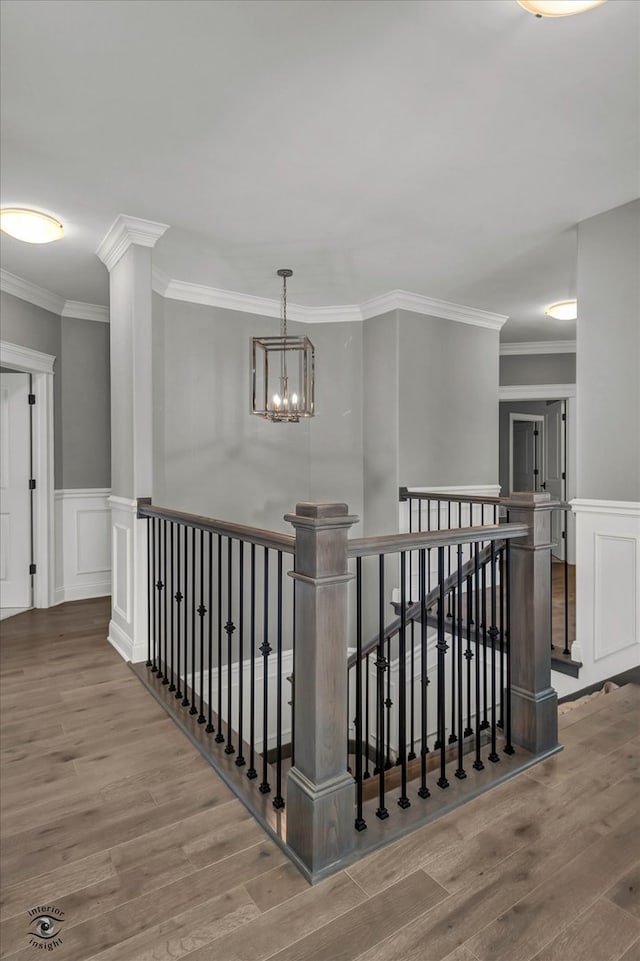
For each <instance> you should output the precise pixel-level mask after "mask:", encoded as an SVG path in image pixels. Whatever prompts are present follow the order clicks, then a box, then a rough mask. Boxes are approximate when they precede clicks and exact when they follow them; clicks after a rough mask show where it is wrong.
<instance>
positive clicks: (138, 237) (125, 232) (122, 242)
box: [96, 214, 169, 271]
mask: <svg viewBox="0 0 640 961" xmlns="http://www.w3.org/2000/svg"><path fill="white" fill-rule="evenodd" d="M168 229H169V224H160V223H156V221H155V220H141V219H140V217H130V216H128V215H127V214H118V216H117V217H116V219H115V220H114V221H113V223H112V224H111V226H110V227H109V229H108V231H107V233H106V234H105V236H104V239H103V240H102V242H101V243H100V244H99V245H98V249H97V250H96V254H97V255H98V257H99V258H100V260H101V261H102V263H103V264H104V265H105V267H106V268H107V270H108V271H111V270H113V268H114V267H115V265H116V264H117V263H118V261H119V260H120V258H121V257H122V255H123V254H124V253H126V251H127V250H128V249H129V247H130V246H131V245H132V244H137V245H138V246H140V247H155V245H156V243H157V242H158V240H159V239H160V237H162V235H163V234H164V232H165V231H166V230H168Z"/></svg>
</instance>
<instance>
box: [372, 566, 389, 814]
mask: <svg viewBox="0 0 640 961" xmlns="http://www.w3.org/2000/svg"><path fill="white" fill-rule="evenodd" d="M378 602H379V603H378V656H377V659H376V669H377V672H378V698H377V715H376V719H377V735H376V741H377V744H376V755H377V764H376V772H377V774H378V810H377V811H376V817H378V818H380V820H381V821H383V820H384V819H385V818H388V817H389V812H388V811H387V809H386V807H385V803H384V730H385V725H384V710H383V705H384V672H385V671H386V669H387V667H388V664H387V660H386V658H385V656H384V554H379V555H378ZM376 772H374V773H376Z"/></svg>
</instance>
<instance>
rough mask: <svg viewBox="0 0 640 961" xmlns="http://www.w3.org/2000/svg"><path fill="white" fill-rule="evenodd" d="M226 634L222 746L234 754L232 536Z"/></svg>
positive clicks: (228, 541) (225, 751) (228, 559)
mask: <svg viewBox="0 0 640 961" xmlns="http://www.w3.org/2000/svg"><path fill="white" fill-rule="evenodd" d="M224 629H225V632H226V635H227V743H226V745H225V748H224V753H225V754H234V753H235V750H236V749H235V747H234V746H233V741H232V738H231V735H232V733H233V732H232V730H231V718H232V717H233V705H232V703H231V681H232V670H231V668H232V665H233V650H232V647H233V632H234V631H235V629H236V626H235V624H234V623H233V538H232V537H228V538H227V623H226V624H225V625H224Z"/></svg>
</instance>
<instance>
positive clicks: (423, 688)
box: [418, 547, 431, 798]
mask: <svg viewBox="0 0 640 961" xmlns="http://www.w3.org/2000/svg"><path fill="white" fill-rule="evenodd" d="M426 563H427V560H426V552H425V549H424V547H422V548H421V549H420V574H419V576H420V740H421V743H420V787H419V788H418V796H419V797H421V798H428V797H430V795H431V792H430V791H429V788H428V787H427V754H428V752H429V748H428V746H427V738H428V735H429V732H428V729H427V727H428V719H427V718H428V715H427V684H428V677H427V670H428V665H427V657H428V648H427V603H426V600H427V599H426V593H425V588H426V584H425V582H426V570H425V568H426Z"/></svg>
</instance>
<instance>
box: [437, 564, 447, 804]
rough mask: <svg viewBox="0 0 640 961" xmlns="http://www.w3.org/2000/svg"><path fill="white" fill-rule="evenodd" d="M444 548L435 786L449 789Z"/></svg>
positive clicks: (440, 582) (440, 575) (440, 570)
mask: <svg viewBox="0 0 640 961" xmlns="http://www.w3.org/2000/svg"><path fill="white" fill-rule="evenodd" d="M444 579H445V574H444V547H439V548H438V588H439V592H438V643H437V651H438V703H437V709H438V743H439V745H440V777H439V778H438V781H437V784H438V787H440V788H447V787H449V782H448V781H447V778H446V776H445V765H446V746H445V736H444V730H445V690H446V688H445V663H446V662H445V654H446V653H447V651H448V649H449V648H448V646H447V642H446V639H445V632H444V619H445V612H444Z"/></svg>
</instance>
